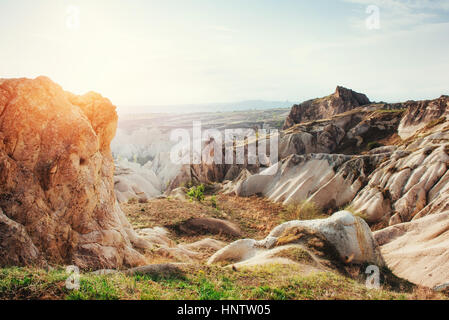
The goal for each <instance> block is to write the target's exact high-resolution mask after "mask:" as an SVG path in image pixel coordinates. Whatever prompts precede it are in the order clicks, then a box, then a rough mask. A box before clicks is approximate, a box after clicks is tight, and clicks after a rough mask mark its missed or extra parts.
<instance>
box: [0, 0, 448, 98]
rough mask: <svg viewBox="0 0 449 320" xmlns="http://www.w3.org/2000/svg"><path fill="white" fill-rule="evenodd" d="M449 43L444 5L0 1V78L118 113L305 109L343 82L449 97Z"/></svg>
mask: <svg viewBox="0 0 449 320" xmlns="http://www.w3.org/2000/svg"><path fill="white" fill-rule="evenodd" d="M369 5H375V6H377V7H378V8H379V10H380V11H379V12H380V20H379V21H380V29H375V30H370V29H368V28H367V27H366V23H365V22H366V19H367V17H368V16H369V14H368V13H367V12H366V9H367V6H369ZM74 8H75V9H74ZM74 10H75V11H74ZM77 11H79V15H78V17H79V19H75V20H73V18H74V17H75V16H77V14H76V12H77ZM74 13H75V14H74ZM73 21H79V24H77V23H75V24H73V23H71V22H73ZM448 35H449V1H448V0H433V1H432V0H403V1H400V0H340V1H338V0H334V1H330V0H316V1H310V0H303V1H302V0H239V1H236V0H226V1H218V0H178V1H175V0H164V1H162V0H161V1H151V0H33V1H30V0H1V1H0V37H1V39H2V48H1V50H0V70H1V73H0V77H36V76H38V75H47V76H49V77H50V78H52V79H53V80H54V81H56V82H58V83H60V84H61V85H62V86H63V87H64V88H65V89H66V90H69V91H72V92H75V93H84V92H86V91H89V90H94V91H98V92H100V93H102V94H103V95H104V96H107V97H109V98H110V99H111V100H112V101H113V102H114V103H116V104H118V105H123V106H124V105H155V104H184V103H185V104H189V103H208V102H231V101H240V100H249V99H264V100H290V101H301V100H304V99H308V98H312V97H317V96H323V95H327V94H329V93H331V92H333V90H334V89H335V87H336V86H337V85H344V86H347V87H350V88H353V89H354V90H357V91H360V92H364V93H366V94H367V95H368V96H369V97H370V98H371V99H372V100H377V101H379V100H384V101H400V100H406V99H427V98H435V97H438V96H440V95H441V94H448V93H449V76H448V75H449V59H448V56H449V55H448V52H449V41H448V40H449V36H448Z"/></svg>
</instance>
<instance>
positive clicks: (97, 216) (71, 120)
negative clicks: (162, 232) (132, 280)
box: [0, 77, 146, 269]
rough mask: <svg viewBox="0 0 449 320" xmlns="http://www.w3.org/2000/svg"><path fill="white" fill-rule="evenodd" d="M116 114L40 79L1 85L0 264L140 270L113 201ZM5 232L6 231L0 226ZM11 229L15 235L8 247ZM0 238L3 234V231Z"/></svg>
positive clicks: (134, 241) (101, 101) (132, 238)
mask: <svg viewBox="0 0 449 320" xmlns="http://www.w3.org/2000/svg"><path fill="white" fill-rule="evenodd" d="M116 125H117V114H116V112H115V107H114V106H113V105H112V104H111V103H110V101H109V100H107V99H105V98H103V97H101V96H100V95H99V94H96V93H88V94H86V95H84V96H76V95H73V94H71V93H67V92H64V91H63V90H62V88H61V87H59V86H58V85H57V84H55V83H53V82H52V81H51V80H49V79H48V78H45V77H39V78H37V79H35V80H29V79H12V80H4V79H3V80H0V208H1V209H2V210H3V215H2V225H3V226H6V229H7V230H9V231H7V232H6V233H5V234H6V235H7V236H6V238H2V244H1V246H5V245H6V246H8V247H9V248H10V251H8V252H10V253H8V255H9V256H7V257H6V258H5V256H3V255H2V258H3V259H1V260H0V265H2V266H4V265H10V264H17V265H28V264H33V263H35V262H37V261H38V260H39V259H38V258H37V257H38V256H41V257H42V259H43V260H44V261H46V262H48V263H51V264H74V265H78V266H79V267H81V268H85V269H100V268H103V269H104V268H107V269H109V268H121V267H129V266H136V265H140V264H144V263H145V259H144V257H143V256H142V255H141V254H140V253H139V252H137V251H136V250H135V248H136V247H139V248H142V247H145V245H146V243H145V241H142V239H140V238H139V237H137V235H136V234H135V232H134V231H133V229H132V227H131V226H130V224H129V223H128V221H127V220H126V218H125V216H124V214H123V212H122V211H121V210H120V208H119V206H118V205H117V203H116V199H115V195H114V182H113V172H114V163H113V160H112V156H111V151H110V148H109V144H110V142H111V140H112V138H113V137H114V134H115V129H116ZM4 228H5V227H4ZM11 230H17V232H16V236H14V237H16V239H17V240H14V241H12V239H14V238H11V236H10V235H11V233H10V232H11ZM2 234H3V232H2Z"/></svg>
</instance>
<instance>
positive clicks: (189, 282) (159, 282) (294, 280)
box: [0, 265, 446, 300]
mask: <svg viewBox="0 0 449 320" xmlns="http://www.w3.org/2000/svg"><path fill="white" fill-rule="evenodd" d="M302 271H303V270H302V268H301V267H299V266H295V265H289V266H280V265H268V266H260V267H256V268H252V269H246V268H241V269H239V270H238V271H233V270H232V269H228V268H220V267H208V266H200V265H192V266H185V267H182V273H180V274H178V275H170V276H157V275H153V276H149V275H134V276H128V275H125V274H123V273H116V274H112V275H107V276H106V275H103V276H98V275H93V274H82V275H81V279H80V289H79V290H68V289H67V288H66V287H65V279H66V278H67V274H66V273H65V271H64V270H63V269H56V270H53V271H48V272H47V271H44V270H40V269H27V268H9V269H0V299H69V300H117V299H121V300H186V299H187V300H228V299H239V300H262V299H263V300H329V299H331V300H334V299H344V300H360V299H362V300H372V299H373V300H391V299H401V300H403V299H445V298H446V297H445V296H444V295H442V294H438V293H434V292H431V291H429V290H426V289H423V288H418V289H416V290H412V291H410V292H395V291H391V290H388V289H385V288H383V289H380V290H370V289H367V288H366V287H365V285H364V284H363V283H360V282H359V281H356V280H352V279H349V278H347V277H343V276H341V275H338V274H335V273H331V272H319V273H316V272H312V273H309V274H306V275H305V274H303V272H302Z"/></svg>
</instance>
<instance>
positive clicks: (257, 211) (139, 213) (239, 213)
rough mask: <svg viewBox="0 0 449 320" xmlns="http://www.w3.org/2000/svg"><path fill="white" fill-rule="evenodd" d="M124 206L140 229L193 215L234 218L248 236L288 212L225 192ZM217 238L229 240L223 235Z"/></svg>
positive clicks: (267, 227) (261, 234)
mask: <svg viewBox="0 0 449 320" xmlns="http://www.w3.org/2000/svg"><path fill="white" fill-rule="evenodd" d="M212 197H213V198H212ZM212 199H213V200H212ZM121 207H122V209H123V211H124V212H125V214H126V215H127V216H128V219H129V220H130V222H131V223H132V225H133V226H134V227H135V228H137V229H142V228H153V227H156V226H173V225H176V224H179V223H180V222H184V221H186V220H188V219H190V218H207V217H210V218H218V219H224V220H229V221H232V222H234V223H236V224H237V225H238V226H239V227H240V228H241V230H242V231H243V232H244V235H245V237H251V238H257V239H262V238H264V237H266V236H267V235H268V233H269V232H270V231H271V230H272V229H273V228H274V227H276V226H277V225H278V224H279V223H282V222H283V221H285V215H286V212H287V210H286V208H285V207H284V206H283V205H282V204H278V203H273V202H271V201H269V200H266V199H263V198H259V197H256V196H254V197H249V198H240V197H236V196H230V195H222V194H220V195H216V196H208V197H206V198H205V200H204V201H202V202H198V201H182V200H178V199H170V198H168V199H157V200H151V201H148V202H147V203H144V204H142V203H136V202H132V203H126V204H121ZM215 238H218V239H220V240H229V238H223V236H215ZM178 240H180V239H178ZM183 240H184V241H185V240H187V242H191V241H192V240H195V239H194V238H193V237H188V238H184V239H183Z"/></svg>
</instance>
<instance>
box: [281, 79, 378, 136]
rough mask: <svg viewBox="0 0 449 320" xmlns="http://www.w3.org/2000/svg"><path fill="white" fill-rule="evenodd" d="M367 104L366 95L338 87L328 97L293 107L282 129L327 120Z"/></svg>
mask: <svg viewBox="0 0 449 320" xmlns="http://www.w3.org/2000/svg"><path fill="white" fill-rule="evenodd" d="M369 103H370V101H369V99H368V98H367V97H366V95H364V94H361V93H357V92H355V91H352V90H350V89H346V88H344V87H340V86H338V87H337V89H336V90H335V93H334V94H332V95H330V96H327V97H324V98H319V99H314V100H309V101H306V102H303V103H301V104H299V105H294V106H293V107H292V110H291V112H290V115H289V116H288V117H287V120H286V121H285V124H284V129H288V128H290V127H292V126H293V125H295V124H297V123H301V122H307V121H311V120H319V119H327V118H330V117H331V116H333V115H336V114H340V113H343V112H346V111H349V110H352V109H354V108H357V107H360V106H363V105H366V104H369Z"/></svg>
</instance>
